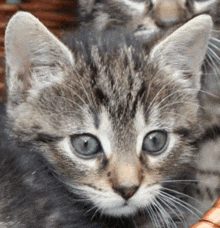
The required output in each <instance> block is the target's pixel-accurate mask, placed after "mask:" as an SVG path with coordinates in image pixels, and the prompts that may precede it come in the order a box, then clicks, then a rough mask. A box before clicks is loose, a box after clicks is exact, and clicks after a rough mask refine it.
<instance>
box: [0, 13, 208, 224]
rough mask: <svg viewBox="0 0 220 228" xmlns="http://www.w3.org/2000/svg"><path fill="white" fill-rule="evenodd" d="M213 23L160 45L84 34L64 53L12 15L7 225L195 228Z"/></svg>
mask: <svg viewBox="0 0 220 228" xmlns="http://www.w3.org/2000/svg"><path fill="white" fill-rule="evenodd" d="M211 28H212V20H211V18H210V16H208V15H201V16H198V17H196V18H194V19H192V20H191V21H189V22H187V23H186V24H185V25H183V26H182V27H180V28H179V29H177V30H176V31H174V32H171V31H170V32H167V36H166V37H164V34H163V35H161V37H157V40H155V39H146V40H143V39H138V38H137V37H136V36H134V35H133V34H132V33H130V32H129V31H127V30H124V29H119V30H109V31H96V30H94V29H92V30H88V29H85V30H84V29H82V31H78V32H76V33H75V34H74V35H73V36H72V39H71V40H69V43H68V47H67V46H66V45H65V44H63V43H62V42H61V41H59V40H58V39H57V38H56V37H55V36H53V35H52V34H51V33H50V32H49V31H48V30H47V29H46V28H45V27H44V26H43V25H42V24H41V23H40V22H39V21H38V20H37V19H36V18H35V17H34V16H32V15H31V14H29V13H25V12H19V13H17V14H16V15H15V16H13V17H12V19H11V20H10V21H9V24H8V26H7V28H6V34H5V53H6V68H7V77H6V82H7V87H8V102H7V116H8V125H9V126H8V127H9V132H10V135H11V137H12V138H13V141H12V142H14V143H12V142H8V143H6V144H5V142H2V143H1V144H2V146H1V147H2V149H1V153H0V156H1V157H0V161H1V165H0V173H1V175H0V188H1V189H0V192H1V194H0V221H1V223H0V224H1V225H2V226H3V227H4V226H5V227H16V228H20V227H22V228H23V227H53V228H56V227H62V228H64V227H68V228H69V227H77V228H82V227H87V228H90V227H91V228H92V227H99V228H108V227H109V228H110V227H114V228H117V227H118V228H119V227H128V228H129V227H130V228H134V227H139V228H141V227H150V223H151V222H152V223H153V225H154V227H158V228H159V227H160V228H163V227H164V228H165V227H178V228H181V227H188V225H187V220H186V219H187V218H186V217H187V211H188V212H189V213H194V214H196V211H195V209H194V208H193V207H192V206H190V204H189V203H188V202H187V194H188V190H189V189H188V188H187V185H185V183H187V181H186V182H185V181H184V180H188V179H190V178H193V160H194V157H195V148H196V147H195V145H196V144H195V142H196V141H197V140H198V139H199V138H200V136H201V134H202V133H203V126H202V125H201V121H200V114H201V113H200V111H201V110H200V106H199V101H198V92H199V90H200V87H201V86H200V78H201V67H202V63H203V60H204V57H205V53H206V51H207V47H208V41H209V37H210V33H211ZM185 34H188V35H187V36H185ZM66 41H67V40H66ZM69 48H71V51H70V49H69ZM185 196H186V197H185Z"/></svg>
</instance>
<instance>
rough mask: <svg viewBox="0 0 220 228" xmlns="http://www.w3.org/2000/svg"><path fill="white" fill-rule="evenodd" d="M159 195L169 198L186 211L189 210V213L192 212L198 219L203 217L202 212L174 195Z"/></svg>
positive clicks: (163, 193) (164, 193)
mask: <svg viewBox="0 0 220 228" xmlns="http://www.w3.org/2000/svg"><path fill="white" fill-rule="evenodd" d="M159 194H162V195H165V196H167V197H168V198H169V199H170V200H171V201H173V202H174V203H176V204H178V205H180V206H181V207H183V208H185V209H186V210H188V211H189V212H191V213H192V214H193V215H195V217H196V218H197V219H200V217H201V215H202V212H201V211H199V210H198V209H197V208H195V207H193V206H192V205H190V204H189V203H187V202H185V201H183V200H181V199H179V198H177V197H175V196H173V195H170V194H168V193H166V192H160V193H159Z"/></svg>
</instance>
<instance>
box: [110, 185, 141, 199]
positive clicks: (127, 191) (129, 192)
mask: <svg viewBox="0 0 220 228" xmlns="http://www.w3.org/2000/svg"><path fill="white" fill-rule="evenodd" d="M138 188H139V186H132V187H124V186H118V187H115V188H114V190H115V191H116V192H117V193H118V194H120V195H121V196H122V197H123V198H124V199H125V200H128V199H130V198H131V197H132V196H133V195H134V194H135V192H136V191H137V190H138Z"/></svg>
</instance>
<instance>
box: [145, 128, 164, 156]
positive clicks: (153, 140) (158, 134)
mask: <svg viewBox="0 0 220 228" xmlns="http://www.w3.org/2000/svg"><path fill="white" fill-rule="evenodd" d="M166 145H167V132H165V131H162V130H157V131H152V132H150V133H148V134H147V135H146V136H145V138H144V140H143V145H142V150H143V151H145V152H147V153H150V154H153V155H158V154H160V153H162V152H163V151H164V148H165V146H166Z"/></svg>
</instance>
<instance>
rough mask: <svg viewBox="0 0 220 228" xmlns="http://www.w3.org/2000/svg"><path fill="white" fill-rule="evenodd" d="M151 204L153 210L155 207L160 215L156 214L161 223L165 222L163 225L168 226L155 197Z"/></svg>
mask: <svg viewBox="0 0 220 228" xmlns="http://www.w3.org/2000/svg"><path fill="white" fill-rule="evenodd" d="M153 206H154V208H155V210H156V209H157V210H156V212H157V213H159V214H160V215H161V216H158V217H159V219H160V221H161V224H163V225H164V224H165V226H166V227H168V224H167V221H166V218H165V217H164V214H163V212H162V211H161V209H160V207H159V206H158V201H157V200H156V199H155V200H154V202H153Z"/></svg>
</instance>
